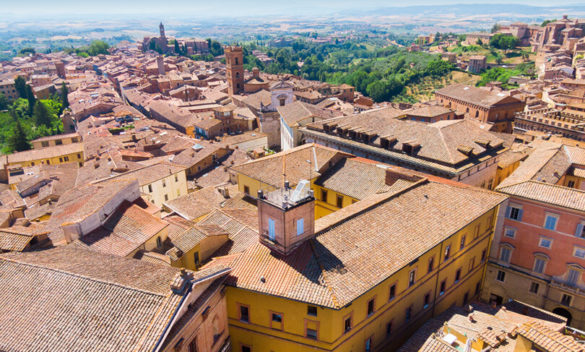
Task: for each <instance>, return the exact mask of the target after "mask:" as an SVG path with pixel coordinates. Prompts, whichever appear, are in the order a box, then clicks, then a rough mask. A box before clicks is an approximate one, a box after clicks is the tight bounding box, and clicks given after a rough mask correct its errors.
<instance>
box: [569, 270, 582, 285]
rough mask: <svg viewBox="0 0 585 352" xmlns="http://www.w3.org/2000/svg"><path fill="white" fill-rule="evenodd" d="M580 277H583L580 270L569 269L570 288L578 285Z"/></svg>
mask: <svg viewBox="0 0 585 352" xmlns="http://www.w3.org/2000/svg"><path fill="white" fill-rule="evenodd" d="M579 276H581V272H580V271H579V270H575V269H569V273H568V275H567V284H568V285H570V286H575V285H577V282H578V281H579Z"/></svg>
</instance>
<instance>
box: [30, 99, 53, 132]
mask: <svg viewBox="0 0 585 352" xmlns="http://www.w3.org/2000/svg"><path fill="white" fill-rule="evenodd" d="M33 117H34V119H35V122H36V124H37V125H43V126H46V127H51V114H50V113H49V110H48V109H47V106H46V105H45V104H44V103H43V102H42V101H40V100H39V101H37V103H36V105H35V109H34V116H33Z"/></svg>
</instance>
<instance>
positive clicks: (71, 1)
mask: <svg viewBox="0 0 585 352" xmlns="http://www.w3.org/2000/svg"><path fill="white" fill-rule="evenodd" d="M500 2H501V3H502V4H501V5H508V6H510V5H526V6H537V7H545V8H562V7H564V6H575V5H584V6H585V3H584V2H579V1H568V2H565V3H563V4H562V5H559V4H551V3H550V1H547V0H515V1H510V2H507V1H506V2H505V3H504V1H503V0H500ZM451 5H492V6H497V5H498V4H491V3H489V2H487V1H485V0H483V1H481V0H479V1H476V0H467V1H466V0H444V1H441V2H440V3H439V2H437V1H433V0H415V1H412V2H409V3H408V4H405V3H404V2H403V1H396V0H391V1H384V0H363V1H360V2H356V1H347V0H340V1H333V0H322V1H312V0H296V1H294V3H293V2H290V1H286V2H283V1H266V0H253V1H241V0H237V1H236V0H223V1H192V0H172V1H162V2H161V1H157V0H140V1H139V0H124V1H120V0H100V1H88V0H59V1H56V2H47V1H44V0H43V1H41V0H27V1H24V2H20V3H19V2H10V3H7V4H4V5H3V12H4V16H7V17H30V18H37V17H46V16H47V15H50V16H54V17H57V18H62V17H72V16H83V17H92V16H93V17H100V16H111V17H117V16H120V15H148V16H159V17H161V18H162V17H169V16H171V17H186V16H189V17H195V18H198V17H199V18H211V17H254V16H260V15H262V16H264V15H275V16H284V17H286V16H298V15H302V16H312V17H318V16H327V15H331V14H334V13H338V12H346V11H351V10H357V11H364V10H372V9H376V8H385V7H387V8H391V7H404V8H408V7H413V6H433V7H436V6H451ZM0 21H1V19H0Z"/></svg>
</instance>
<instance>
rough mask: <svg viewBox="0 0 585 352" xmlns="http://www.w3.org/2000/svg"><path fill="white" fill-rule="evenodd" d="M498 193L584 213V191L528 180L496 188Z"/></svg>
mask: <svg viewBox="0 0 585 352" xmlns="http://www.w3.org/2000/svg"><path fill="white" fill-rule="evenodd" d="M498 191H499V192H502V193H505V194H509V195H513V196H517V197H522V198H528V199H532V200H536V201H539V202H544V203H548V204H552V205H557V206H560V207H564V208H568V209H573V210H577V211H582V212H585V191H582V190H579V189H574V188H569V187H563V186H558V185H554V184H550V183H544V182H539V181H533V180H530V181H525V182H521V183H516V184H513V185H510V186H506V187H498Z"/></svg>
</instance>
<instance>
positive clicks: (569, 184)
mask: <svg viewBox="0 0 585 352" xmlns="http://www.w3.org/2000/svg"><path fill="white" fill-rule="evenodd" d="M567 187H570V188H575V181H572V180H571V181H569V182H567Z"/></svg>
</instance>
